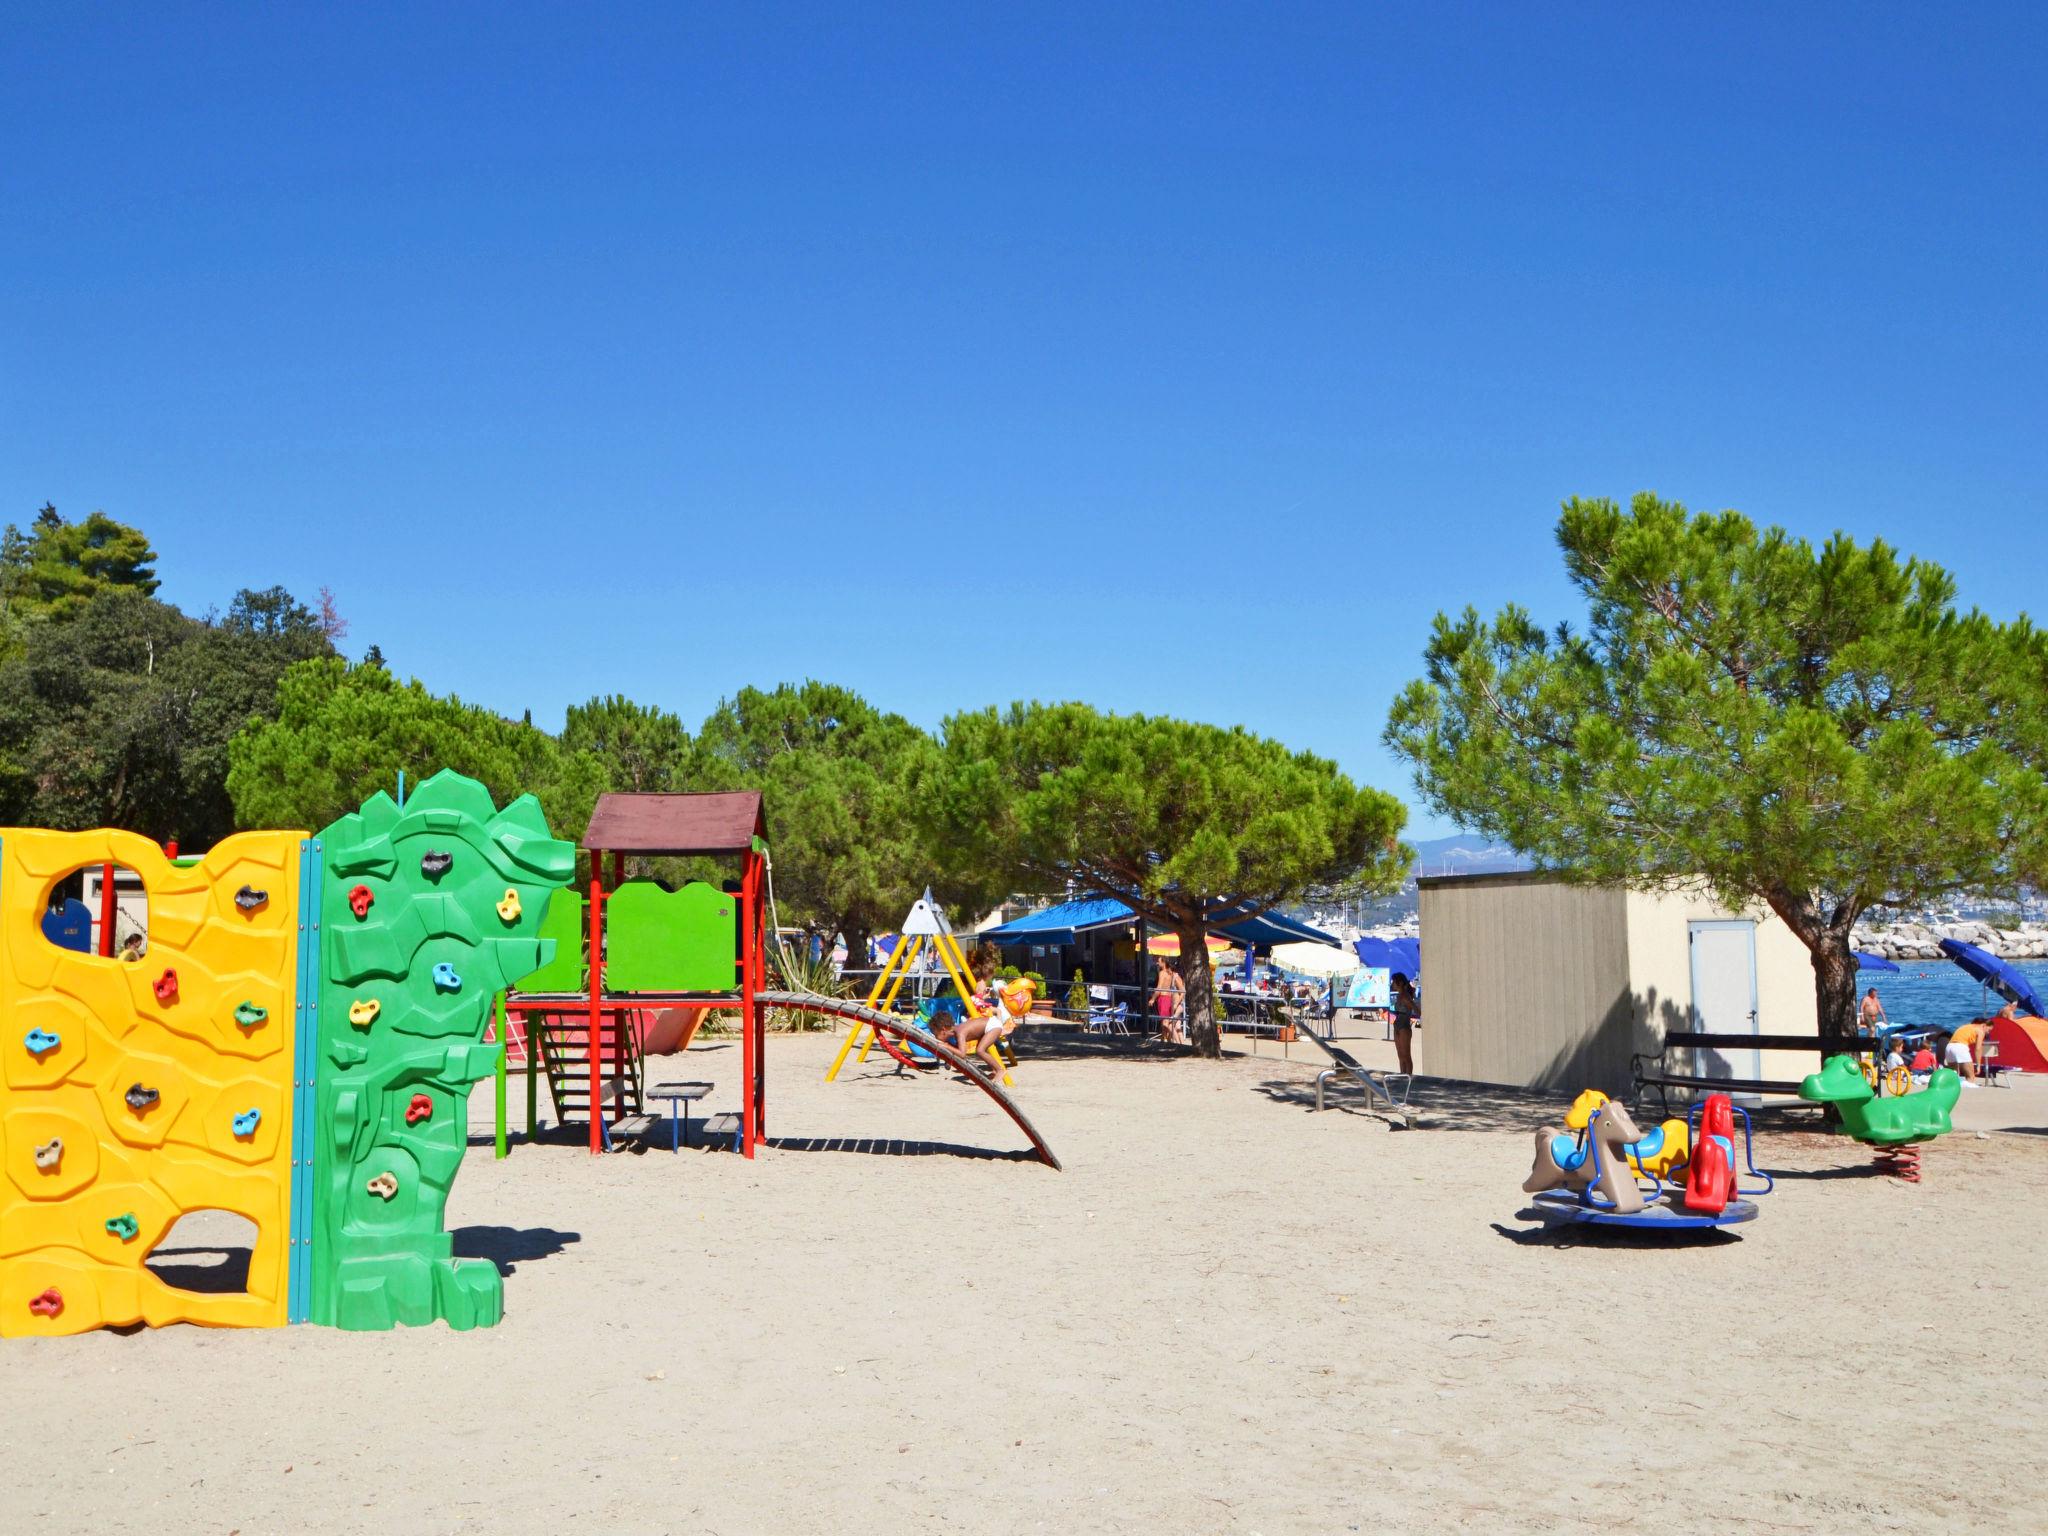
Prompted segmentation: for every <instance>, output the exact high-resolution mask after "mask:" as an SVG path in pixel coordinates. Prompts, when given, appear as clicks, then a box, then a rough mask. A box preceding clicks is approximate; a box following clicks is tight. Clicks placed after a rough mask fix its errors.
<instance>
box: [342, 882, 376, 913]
mask: <svg viewBox="0 0 2048 1536" xmlns="http://www.w3.org/2000/svg"><path fill="white" fill-rule="evenodd" d="M376 899H377V898H376V897H375V896H373V895H371V894H370V888H369V887H368V886H367V885H359V886H357V887H356V888H355V889H354V890H352V891H350V892H349V893H348V909H349V911H351V912H353V913H355V915H356V916H357V917H368V916H369V915H370V903H371V902H373V901H375V900H376Z"/></svg>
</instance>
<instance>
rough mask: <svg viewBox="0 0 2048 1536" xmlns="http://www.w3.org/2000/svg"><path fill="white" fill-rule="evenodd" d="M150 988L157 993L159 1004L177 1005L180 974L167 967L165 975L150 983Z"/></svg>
mask: <svg viewBox="0 0 2048 1536" xmlns="http://www.w3.org/2000/svg"><path fill="white" fill-rule="evenodd" d="M150 988H151V990H153V991H154V992H155V993H156V1000H157V1001H158V1002H160V1003H175V1002H176V1001H177V1000H178V973H177V972H176V971H174V970H172V969H171V968H170V967H169V966H166V967H165V968H164V973H163V975H161V976H159V977H157V979H156V980H155V981H153V982H151V983H150Z"/></svg>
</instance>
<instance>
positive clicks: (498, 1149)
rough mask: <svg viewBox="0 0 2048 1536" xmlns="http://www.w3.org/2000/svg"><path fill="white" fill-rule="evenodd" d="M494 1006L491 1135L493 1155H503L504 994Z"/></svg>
mask: <svg viewBox="0 0 2048 1536" xmlns="http://www.w3.org/2000/svg"><path fill="white" fill-rule="evenodd" d="M494 1006H495V1007H496V1008H497V1010H498V1081H497V1093H496V1107H497V1125H496V1128H495V1133H494V1135H493V1137H492V1142H491V1145H492V1151H493V1153H494V1155H496V1156H498V1157H503V1156H504V1155H505V1052H506V1050H507V1049H508V1045H507V1040H506V1032H505V994H504V993H502V992H500V993H499V994H498V996H497V1000H496V1002H495V1004H494Z"/></svg>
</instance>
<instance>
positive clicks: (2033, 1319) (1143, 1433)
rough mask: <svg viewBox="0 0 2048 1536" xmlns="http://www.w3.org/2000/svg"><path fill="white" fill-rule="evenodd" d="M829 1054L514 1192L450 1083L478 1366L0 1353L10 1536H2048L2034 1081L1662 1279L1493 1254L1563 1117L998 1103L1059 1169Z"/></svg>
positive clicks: (1102, 1063) (1784, 1183)
mask: <svg viewBox="0 0 2048 1536" xmlns="http://www.w3.org/2000/svg"><path fill="white" fill-rule="evenodd" d="M831 1049H832V1041H831V1040H830V1038H829V1037H826V1036H823V1035H811V1036H801V1037H778V1038H776V1039H774V1040H773V1041H772V1042H771V1057H770V1060H771V1073H772V1075H771V1079H770V1095H771V1096H770V1114H771V1118H770V1129H771V1133H772V1136H773V1138H774V1145H772V1146H771V1147H770V1148H769V1149H768V1150H767V1151H765V1152H764V1153H763V1155H762V1156H761V1157H760V1158H759V1159H758V1160H757V1161H755V1162H753V1163H748V1162H746V1161H745V1160H743V1159H741V1158H739V1157H736V1156H733V1155H730V1154H729V1153H725V1152H722V1151H705V1150H695V1151H686V1152H684V1153H682V1154H681V1155H671V1154H670V1153H669V1151H668V1149H667V1138H666V1133H665V1132H664V1133H662V1135H661V1136H660V1137H659V1139H658V1141H657V1142H656V1143H655V1144H654V1145H653V1146H652V1148H651V1149H650V1150H647V1151H645V1152H629V1153H626V1154H623V1155H618V1156H613V1157H610V1158H605V1159H601V1160H600V1159H593V1158H591V1157H590V1156H589V1155H587V1154H586V1153H584V1152H583V1151H580V1150H578V1149H576V1148H574V1147H571V1146H565V1145H535V1146H523V1145H519V1146H515V1148H514V1151H513V1155H512V1156H511V1157H510V1158H509V1159H507V1160H505V1161H502V1162H498V1161H494V1160H493V1159H492V1156H491V1152H490V1147H489V1141H488V1138H489V1130H490V1098H489V1084H488V1083H486V1084H483V1085H480V1088H479V1091H478V1093H477V1095H476V1096H475V1097H474V1099H473V1100H472V1103H471V1130H472V1138H473V1145H472V1150H471V1152H470V1156H469V1159H468V1161H467V1163H466V1164H465V1167H464V1171H463V1174H462V1177H461V1179H460V1181H459V1182H458V1184H457V1186H456V1192H455V1196H454V1200H453V1203H452V1206H451V1209H450V1225H451V1227H452V1228H453V1229H454V1232H455V1243H456V1248H457V1251H458V1252H459V1253H467V1254H472V1255H479V1256H485V1257H489V1258H492V1259H495V1260H496V1261H497V1262H498V1263H499V1264H500V1266H501V1267H502V1268H503V1270H504V1271H505V1273H506V1275H507V1279H506V1315H505V1319H504V1321H503V1323H502V1324H501V1325H500V1326H499V1327H497V1328H495V1329H489V1330H479V1331H476V1332H472V1333H466V1334H464V1333H455V1332H451V1331H449V1330H447V1329H445V1328H442V1327H434V1328H426V1329H418V1330H400V1331H398V1332H395V1333H382V1334H359V1333H343V1332H338V1331H335V1330H332V1329H326V1328H314V1327H296V1328H288V1329H281V1330H276V1331H256V1332H215V1331H206V1330H201V1329H196V1328H190V1327H173V1328H168V1329H164V1330H161V1331H157V1332H143V1333H136V1334H132V1335H127V1336H123V1335H117V1334H112V1333H96V1334H90V1335H85V1336H81V1337H76V1338H57V1339H42V1340H9V1341H8V1342H7V1346H6V1348H5V1349H0V1375H4V1380H5V1388H6V1397H7V1402H8V1404H9V1412H8V1414H7V1415H6V1418H5V1424H4V1428H0V1446H4V1450H5V1455H6V1464H7V1467H8V1482H9V1484H10V1488H9V1491H8V1493H7V1495H6V1505H7V1508H8V1512H9V1513H8V1518H7V1520H6V1521H5V1525H6V1528H7V1529H8V1530H9V1531H10V1532H21V1533H38V1536H40V1533H57V1532H72V1531H77V1532H94V1533H105V1532H116V1531H118V1532H126V1531H162V1532H185V1531H195V1532H221V1533H228V1532H242V1533H244V1536H252V1533H257V1532H273V1531H277V1532H283V1531H304V1532H345V1531H372V1530H376V1531H386V1530H388V1531H404V1532H406V1533H408V1536H428V1533H439V1532H459V1531H469V1530H479V1531H486V1530H487V1531H506V1532H552V1531H577V1530H588V1531H605V1532H633V1533H637V1532H719V1533H724V1536H734V1533H746V1532H764V1533H765V1532H792V1531H839V1532H869V1531H873V1532H884V1531H887V1532H901V1531H934V1532H937V1531H970V1532H981V1531H987V1532H1038V1531H1091V1532H1092V1531H1132V1532H1137V1531H1146V1532H1156V1531H1194V1532H1210V1531H1214V1532H1244V1533H1252V1532H1257V1533H1264V1536H1275V1533H1279V1532H1294V1531H1338V1532H1342V1531H1352V1530H1361V1531H1379V1530H1402V1531H1456V1530H1485V1531H1577V1530H1582V1529H1585V1528H1587V1527H1588V1526H1589V1525H1591V1524H1593V1523H1594V1522H1597V1523H1598V1525H1599V1527H1600V1528H1602V1529H1606V1530H1613V1531H1646V1532H1647V1531H1666V1532H1668V1531H1675V1530H1685V1529H1714V1528H1721V1529H1749V1530H1763V1531H1814V1532H1822V1531H1856V1532H1872V1531H1915V1532H1927V1531H1955V1532H1962V1531H1970V1532H1981V1531H2037V1530H2040V1529H2042V1528H2043V1526H2044V1524H2048V1490H2044V1488H2043V1479H2044V1475H2048V1471H2044V1468H2048V1458H2044V1452H2043V1442H2042V1434H2043V1426H2044V1425H2048V1385H2044V1381H2043V1376H2042V1373H2041V1371H2040V1361H2041V1344H2040V1340H2041V1338H2042V1337H2043V1335H2044V1331H2048V1304H2044V1302H2043V1299H2042V1296H2041V1292H2040V1288H2039V1277H2040V1276H2041V1275H2042V1274H2043V1273H2044V1269H2048V1236H2044V1233H2043V1229H2042V1223H2041V1220H2040V1216H2041V1212H2042V1211H2043V1210H2044V1209H2048V1204H2044V1197H2048V1084H2041V1083H2030V1084H2023V1085H2021V1086H2019V1087H2016V1088H2013V1089H2010V1090H2007V1089H1996V1090H1982V1091H1979V1092H1976V1093H1971V1094H1966V1095H1965V1100H1964V1108H1963V1111H1962V1113H1961V1114H1960V1115H1959V1121H1960V1122H1961V1125H1962V1128H1959V1130H1958V1131H1957V1133H1956V1134H1955V1135H1953V1136H1951V1137H1949V1138H1947V1139H1945V1140H1943V1141H1941V1142H1939V1143H1938V1144H1936V1145H1934V1146H1933V1147H1931V1148H1929V1149H1928V1150H1927V1153H1926V1157H1925V1168H1926V1174H1925V1181H1924V1182H1923V1183H1921V1184H1920V1185H1918V1186H1917V1187H1915V1186H1908V1185H1905V1184H1901V1183H1898V1182H1895V1181H1893V1180H1890V1179H1887V1178H1882V1177H1876V1176H1873V1175H1872V1174H1871V1172H1870V1158H1869V1155H1868V1153H1867V1151H1866V1150H1865V1149H1863V1148H1860V1147H1858V1146H1856V1145H1855V1144H1853V1143H1850V1142H1847V1141H1843V1140H1839V1139H1834V1138H1830V1137H1825V1136H1822V1135H1818V1134H1814V1133H1807V1132H1792V1133H1781V1134H1775V1135H1772V1136H1770V1137H1768V1138H1767V1139H1766V1140H1765V1142H1764V1144H1763V1150H1762V1152H1761V1154H1760V1160H1761V1161H1762V1162H1763V1163H1764V1165H1765V1166H1766V1167H1767V1168H1770V1169H1772V1170H1774V1171H1776V1172H1777V1173H1778V1174H1779V1175H1780V1177H1779V1185H1778V1190H1777V1192H1776V1193H1775V1194H1774V1195H1773V1196H1771V1197H1770V1198H1769V1199H1768V1201H1767V1202H1766V1208H1765V1211H1764V1214H1763V1216H1762V1218H1761V1219H1760V1220H1758V1221H1757V1222H1756V1223H1754V1224H1752V1225H1751V1226H1749V1227H1747V1228H1746V1229H1744V1235H1743V1236H1742V1237H1741V1238H1740V1239H1732V1238H1724V1239H1720V1240H1713V1241H1709V1242H1707V1243H1705V1244H1703V1245H1696V1246H1685V1247H1652V1246H1645V1245H1642V1244H1640V1243H1628V1242H1621V1241H1615V1240H1611V1239H1605V1238H1603V1239H1598V1240H1587V1239H1580V1240H1564V1241H1560V1240H1558V1239H1556V1238H1551V1237H1546V1236H1542V1235H1540V1231H1539V1235H1533V1236H1532V1235H1530V1233H1531V1226H1530V1224H1529V1223H1526V1222H1523V1221H1519V1220H1517V1218H1516V1213H1517V1211H1518V1210H1520V1209H1521V1208H1522V1206H1523V1200H1522V1197H1521V1196H1520V1194H1519V1191H1518V1188H1517V1186H1518V1184H1519V1181H1520V1180H1521V1178H1522V1177H1523V1175H1524V1174H1525V1173H1526V1171H1527V1168H1528V1162H1529V1157H1528V1145H1529V1128H1530V1127H1533V1126H1534V1125H1536V1124H1538V1123H1539V1122H1540V1121H1542V1120H1543V1119H1545V1118H1554V1117H1555V1115H1556V1113H1557V1112H1558V1110H1559V1109H1560V1108H1561V1106H1557V1105H1545V1104H1543V1103H1541V1102H1540V1101H1537V1100H1533V1099H1531V1098H1529V1097H1527V1096H1525V1095H1520V1094H1515V1093H1507V1092H1502V1093H1497V1094H1496V1093H1491V1092H1486V1091H1482V1090H1473V1089H1469V1088H1467V1089H1454V1088H1451V1087H1449V1086H1448V1085H1442V1084H1436V1083H1429V1082H1425V1083H1424V1084H1423V1086H1422V1088H1421V1089H1420V1091H1419V1093H1418V1099H1419V1101H1420V1102H1422V1103H1423V1104H1424V1105H1426V1106H1427V1107H1428V1108H1429V1110H1430V1111H1431V1114H1432V1119H1433V1121H1434V1123H1433V1124H1432V1125H1431V1126H1430V1127H1429V1128H1427V1129H1423V1130H1420V1131H1415V1132H1396V1131H1394V1130H1392V1129H1390V1128H1389V1127H1388V1126H1387V1125H1386V1124H1385V1123H1384V1122H1383V1121H1380V1120H1378V1119H1376V1118H1373V1117H1371V1116H1369V1115H1366V1114H1364V1113H1361V1112H1359V1110H1358V1107H1357V1104H1356V1100H1355V1098H1353V1097H1351V1096H1345V1097H1344V1099H1343V1101H1342V1107H1340V1108H1338V1109H1336V1110H1333V1111H1332V1112H1330V1113H1325V1114H1322V1115H1316V1114H1312V1113H1310V1112H1309V1111H1308V1107H1307V1106H1308V1103H1309V1096H1310V1092H1311V1085H1312V1081H1313V1076H1314V1072H1315V1070H1316V1068H1317V1065H1318V1061H1317V1058H1316V1053H1315V1052H1314V1050H1313V1048H1307V1047H1303V1046H1299V1045H1297V1046H1295V1047H1294V1048H1293V1050H1292V1053H1291V1057H1288V1058H1283V1057H1282V1056H1281V1055H1280V1053H1279V1050H1278V1048H1277V1047H1276V1046H1274V1045H1272V1044H1270V1043H1267V1044H1263V1045H1262V1046H1260V1048H1259V1053H1258V1054H1257V1055H1256V1056H1248V1055H1243V1054H1239V1055H1236V1056H1234V1057H1232V1058H1231V1059H1229V1060H1227V1061H1225V1062H1224V1063H1222V1064H1220V1065H1217V1064H1204V1063H1199V1062H1193V1061H1178V1060H1170V1059H1166V1058H1164V1057H1161V1056H1157V1055H1153V1054H1151V1053H1149V1052H1147V1051H1139V1052H1136V1053H1132V1052H1129V1051H1125V1052H1122V1053H1117V1052H1106V1051H1105V1050H1104V1049H1103V1048H1102V1047H1099V1046H1092V1045H1088V1044H1085V1043H1082V1042H1079V1041H1076V1042H1073V1043H1071V1044H1069V1045H1067V1046H1060V1047H1054V1048H1051V1049H1049V1050H1048V1049H1041V1050H1040V1051H1038V1052H1037V1053H1035V1054H1032V1055H1029V1056H1027V1059H1026V1060H1025V1062H1024V1063H1023V1064H1022V1066H1021V1067H1020V1070H1019V1072H1018V1074H1017V1092H1018V1094H1019V1096H1020V1098H1021V1099H1022V1101H1023V1102H1024V1103H1025V1104H1026V1105H1027V1106H1028V1108H1029V1110H1030V1112H1031V1114H1032V1116H1033V1117H1034V1119H1035V1120H1036V1121H1037V1123H1038V1124H1039V1126H1040V1128H1041V1129H1042V1130H1043V1131H1044V1132H1045V1134H1046V1135H1047V1137H1048V1139H1049V1140H1050V1142H1051V1143H1052V1145H1053V1146H1054V1147H1055V1148H1056V1149H1057V1150H1058V1151H1059V1153H1060V1155H1061V1156H1062V1157H1063V1159H1064V1160H1065V1162H1066V1165H1067V1171H1066V1172H1065V1173H1055V1172H1053V1171H1051V1170H1049V1169H1047V1168H1045V1167H1043V1166H1041V1165H1040V1164H1038V1163H1036V1162H1034V1161H1030V1160H1028V1159H1027V1158H1026V1157H1025V1156H1024V1155H1023V1153H1022V1151H1021V1148H1022V1147H1023V1141H1022V1138H1021V1136H1020V1135H1019V1134H1018V1133H1017V1132H1016V1130H1015V1129H1014V1128H1013V1127H1012V1126H1011V1125H1010V1124H1009V1123H1008V1122H1007V1121H1005V1120H1003V1119H1002V1118H1001V1117H1000V1116H999V1115H997V1114H996V1113H995V1112H994V1111H993V1109H992V1108H990V1107H989V1106H988V1105H987V1103H986V1101H984V1100H983V1099H982V1098H981V1096H980V1095H978V1094H975V1093H971V1092H969V1091H967V1090H966V1089H964V1088H962V1087H960V1086H959V1085H957V1084H952V1083H946V1082H938V1081H929V1080H920V1079H911V1078H906V1077H898V1076H896V1075H894V1074H893V1073H891V1072H889V1071H887V1070H885V1069H882V1068H878V1067H875V1066H872V1065H871V1066H869V1067H866V1068H863V1069H861V1070H859V1071H858V1072H856V1073H854V1074H853V1075H851V1076H849V1077H847V1078H843V1079H842V1080H841V1081H840V1082H839V1083H837V1084H833V1085H827V1084H825V1083H823V1082H822V1081H821V1077H822V1072H823V1068H824V1066H825V1063H826V1062H827V1060H828V1059H829V1057H830V1052H831ZM1370 1049H1371V1050H1373V1051H1379V1050H1382V1049H1384V1048H1383V1047H1381V1046H1379V1045H1378V1044H1377V1043H1374V1045H1373V1046H1371V1047H1370ZM1424 1049H1425V1050H1426V1039H1425V1045H1424ZM737 1056H738V1051H737V1049H736V1047H732V1046H722V1045H719V1044H716V1043H713V1044H712V1045H711V1046H709V1047H708V1048H705V1047H700V1048H698V1049H696V1050H693V1051H692V1052H691V1053H690V1054H689V1056H688V1058H687V1062H688V1070H687V1072H685V1071H682V1070H680V1069H677V1068H676V1067H675V1064H674V1063H673V1062H671V1063H662V1062H659V1061H656V1062H652V1063H650V1073H651V1075H652V1076H654V1077H680V1076H699V1077H708V1078H711V1079H714V1080H718V1081H720V1082H721V1085H722V1086H724V1085H729V1084H730V1083H731V1082H732V1081H733V1080H734V1079H735V1078H736V1067H737ZM726 1097H727V1098H730V1097H732V1093H731V1091H730V1089H729V1088H728V1089H727V1092H726ZM518 1102H519V1099H518V1095H517V1093H516V1091H515V1095H514V1104H515V1115H516V1114H517V1108H516V1106H517V1104H518ZM543 1102H545V1100H544V1101H543ZM711 1107H712V1108H714V1109H716V1108H718V1107H720V1099H719V1097H718V1096H714V1098H713V1099H712V1101H711ZM1994 1123H1995V1124H2002V1125H2005V1126H2010V1127H2016V1128H2017V1129H2016V1130H1997V1131H1992V1130H1989V1129H1986V1130H1984V1131H1982V1132H1981V1133H1980V1132H1979V1131H1978V1130H1977V1129H1973V1128H1970V1127H1973V1126H1976V1125H1979V1124H1981V1125H1985V1126H1988V1125H1990V1124H1994ZM2029 1131H2031V1134H2029V1133H2028V1132H2029Z"/></svg>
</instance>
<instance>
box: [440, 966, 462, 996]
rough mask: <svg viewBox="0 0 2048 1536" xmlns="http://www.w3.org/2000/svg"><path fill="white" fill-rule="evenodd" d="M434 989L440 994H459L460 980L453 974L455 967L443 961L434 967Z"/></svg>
mask: <svg viewBox="0 0 2048 1536" xmlns="http://www.w3.org/2000/svg"><path fill="white" fill-rule="evenodd" d="M434 987H435V989H436V990H437V991H441V992H460V991H461V990H462V978H461V977H460V976H458V975H456V974H455V967H454V966H452V965H450V964H449V963H448V962H447V961H446V960H443V961H442V962H441V963H440V964H439V965H437V966H435V967H434Z"/></svg>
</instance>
